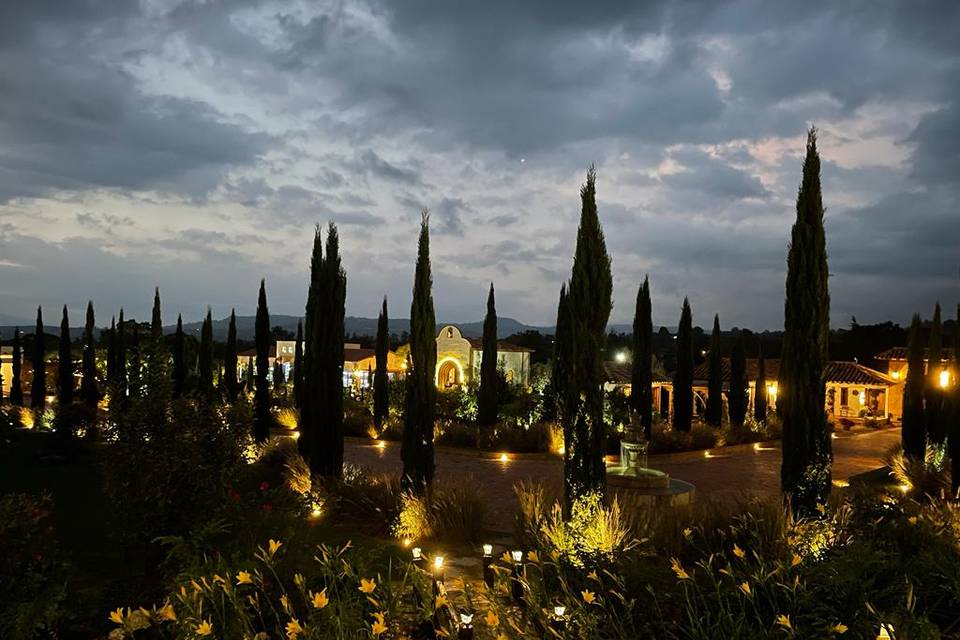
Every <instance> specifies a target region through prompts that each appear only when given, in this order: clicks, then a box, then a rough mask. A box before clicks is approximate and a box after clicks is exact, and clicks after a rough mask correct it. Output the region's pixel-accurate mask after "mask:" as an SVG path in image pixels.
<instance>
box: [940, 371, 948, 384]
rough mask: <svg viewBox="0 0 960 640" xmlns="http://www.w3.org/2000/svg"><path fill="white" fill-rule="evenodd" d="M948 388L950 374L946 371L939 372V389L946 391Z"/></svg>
mask: <svg viewBox="0 0 960 640" xmlns="http://www.w3.org/2000/svg"><path fill="white" fill-rule="evenodd" d="M949 386H950V372H949V371H947V370H946V369H941V370H940V388H941V389H946V388H947V387H949Z"/></svg>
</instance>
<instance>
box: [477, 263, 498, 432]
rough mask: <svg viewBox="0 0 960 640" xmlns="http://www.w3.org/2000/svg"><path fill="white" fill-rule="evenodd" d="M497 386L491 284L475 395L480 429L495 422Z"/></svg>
mask: <svg viewBox="0 0 960 640" xmlns="http://www.w3.org/2000/svg"><path fill="white" fill-rule="evenodd" d="M497 386H498V381H497V309H496V303H495V301H494V295H493V283H492V282H491V283H490V293H489V295H488V296H487V315H486V317H485V318H484V320H483V353H482V357H481V360H480V388H479V390H478V393H477V422H478V423H479V425H480V426H481V427H490V426H491V425H494V424H496V422H497Z"/></svg>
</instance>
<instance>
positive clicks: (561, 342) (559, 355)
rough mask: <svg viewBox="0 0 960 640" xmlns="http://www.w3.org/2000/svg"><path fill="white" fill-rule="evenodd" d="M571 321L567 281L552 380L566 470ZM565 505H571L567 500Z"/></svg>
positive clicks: (569, 430)
mask: <svg viewBox="0 0 960 640" xmlns="http://www.w3.org/2000/svg"><path fill="white" fill-rule="evenodd" d="M571 325H572V321H571V319H570V304H569V300H568V298H567V285H566V283H564V284H562V285H560V299H559V301H558V302H557V325H556V330H555V335H554V340H553V371H552V374H553V375H552V383H553V391H554V394H555V395H556V402H557V419H558V420H559V422H560V425H561V426H562V428H563V467H564V469H566V468H568V467H570V466H572V465H573V460H572V456H571V453H572V452H571V450H570V448H569V447H568V446H567V443H568V442H573V437H574V434H573V420H572V418H570V417H571V416H573V415H574V414H573V411H574V408H573V407H571V406H570V405H571V402H570V393H569V387H570V371H571V369H572V368H573V360H574V355H575V352H576V344H574V341H573V337H572V335H571V330H572V329H571ZM565 506H568V505H567V504H566V503H565Z"/></svg>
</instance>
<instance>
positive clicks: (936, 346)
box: [924, 302, 947, 444]
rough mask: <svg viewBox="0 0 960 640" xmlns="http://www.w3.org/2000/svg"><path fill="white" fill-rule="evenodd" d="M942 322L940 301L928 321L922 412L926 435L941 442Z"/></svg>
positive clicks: (943, 432)
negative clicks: (925, 386)
mask: <svg viewBox="0 0 960 640" xmlns="http://www.w3.org/2000/svg"><path fill="white" fill-rule="evenodd" d="M942 352H943V323H942V322H941V319H940V303H939V302H937V304H936V306H935V307H934V308H933V320H932V321H931V322H930V342H929V346H928V348H927V388H926V391H925V393H924V399H925V401H926V402H925V404H924V413H925V416H926V419H927V435H928V436H929V437H930V441H931V442H934V443H936V444H943V441H944V439H945V438H946V436H947V425H946V424H945V421H944V415H943V398H944V393H943V389H942V388H941V387H940V370H941V369H942V368H943V361H942V358H941V354H942Z"/></svg>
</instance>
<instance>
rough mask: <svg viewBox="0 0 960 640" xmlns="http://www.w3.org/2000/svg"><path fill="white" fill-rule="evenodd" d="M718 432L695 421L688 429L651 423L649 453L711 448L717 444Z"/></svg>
mask: <svg viewBox="0 0 960 640" xmlns="http://www.w3.org/2000/svg"><path fill="white" fill-rule="evenodd" d="M718 438H719V432H718V431H717V430H716V429H714V428H713V427H711V426H708V425H706V424H703V423H702V422H695V423H694V424H693V426H692V427H691V429H690V431H686V432H684V431H675V430H674V429H672V428H670V426H669V425H668V424H667V423H662V422H661V423H657V424H654V425H653V429H652V430H651V433H650V453H675V452H678V451H696V450H699V449H712V448H713V447H715V446H717V440H718Z"/></svg>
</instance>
